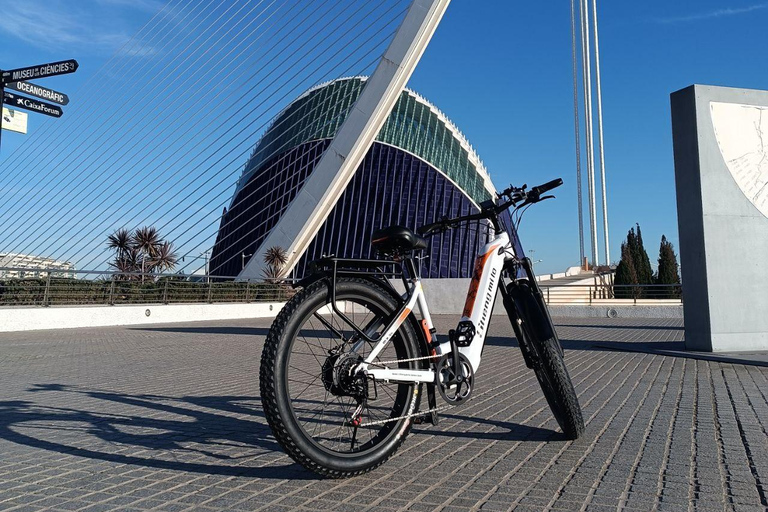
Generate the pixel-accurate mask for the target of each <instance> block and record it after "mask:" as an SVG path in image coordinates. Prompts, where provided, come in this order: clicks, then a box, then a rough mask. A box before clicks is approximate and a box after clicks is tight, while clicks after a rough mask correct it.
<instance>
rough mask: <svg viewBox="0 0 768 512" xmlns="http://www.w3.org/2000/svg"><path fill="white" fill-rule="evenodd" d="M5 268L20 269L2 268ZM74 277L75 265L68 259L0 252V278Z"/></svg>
mask: <svg viewBox="0 0 768 512" xmlns="http://www.w3.org/2000/svg"><path fill="white" fill-rule="evenodd" d="M6 268H13V269H21V270H2V269H6ZM49 273H50V274H51V275H52V276H53V277H68V278H72V279H74V278H75V277H76V273H75V265H74V264H72V263H70V262H68V261H59V260H54V259H52V258H43V257H42V256H34V255H32V254H17V253H12V252H0V279H32V278H41V277H48V274H49Z"/></svg>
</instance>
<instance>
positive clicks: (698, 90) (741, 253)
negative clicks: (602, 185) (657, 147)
mask: <svg viewBox="0 0 768 512" xmlns="http://www.w3.org/2000/svg"><path fill="white" fill-rule="evenodd" d="M671 100H672V125H673V139H674V149H675V182H676V186H677V211H678V224H679V230H680V255H681V263H682V268H683V272H684V274H683V296H684V300H685V305H684V307H685V343H686V347H687V348H688V349H691V350H700V351H714V352H717V351H736V350H766V349H768V314H766V312H768V217H766V215H767V214H768V159H766V157H765V155H766V151H768V92H765V91H753V90H745V89H730V88H724V87H710V86H701V85H695V86H691V87H688V88H687V89H683V90H681V91H678V92H676V93H674V94H672V98H671ZM763 141H765V142H763ZM650 201H652V198H649V202H650Z"/></svg>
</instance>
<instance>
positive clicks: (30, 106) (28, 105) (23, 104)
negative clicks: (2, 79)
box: [3, 91, 64, 117]
mask: <svg viewBox="0 0 768 512" xmlns="http://www.w3.org/2000/svg"><path fill="white" fill-rule="evenodd" d="M3 103H5V104H6V105H8V106H9V107H11V108H23V109H26V110H31V111H32V112H37V113H39V114H45V115H47V116H51V117H61V115H62V114H63V113H64V112H63V111H62V110H61V109H60V108H59V107H57V106H56V105H51V104H50V103H46V102H44V101H38V100H33V99H31V98H27V97H25V96H19V95H17V94H13V93H10V92H8V91H6V92H5V93H3Z"/></svg>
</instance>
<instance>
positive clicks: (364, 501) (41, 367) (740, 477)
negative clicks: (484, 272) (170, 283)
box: [0, 317, 768, 512]
mask: <svg viewBox="0 0 768 512" xmlns="http://www.w3.org/2000/svg"><path fill="white" fill-rule="evenodd" d="M437 320H438V326H439V327H440V329H441V332H445V330H446V329H448V328H450V327H451V326H452V322H454V321H455V319H453V320H452V319H449V318H438V319H437ZM556 323H557V330H558V332H559V334H560V336H561V338H562V340H563V345H564V346H565V348H566V363H567V365H568V367H569V369H570V372H571V375H572V377H573V381H574V383H575V386H576V390H577V392H578V394H579V399H580V401H581V405H582V407H583V409H584V417H585V420H586V422H587V431H586V434H585V435H584V437H583V438H582V439H580V440H578V441H576V442H568V441H565V440H564V439H563V438H562V437H561V435H560V434H558V433H557V431H556V428H557V427H556V423H555V421H554V419H553V418H552V415H551V413H550V410H549V408H548V407H547V404H546V402H545V399H544V397H543V395H542V393H541V390H540V388H539V386H538V384H537V382H536V380H535V378H534V376H533V373H532V372H531V371H530V370H528V369H527V368H526V367H525V365H524V364H523V360H522V357H521V355H520V352H519V350H518V349H517V348H516V347H515V344H514V339H513V338H511V336H510V328H509V325H508V324H507V323H506V320H505V319H504V318H503V317H497V318H496V319H495V320H494V323H493V324H492V328H491V337H490V338H489V342H488V346H486V348H485V353H484V358H483V366H482V368H481V371H480V375H479V377H478V388H477V391H476V395H475V396H474V397H473V398H472V400H471V401H470V402H469V403H468V404H466V405H465V406H463V407H461V408H456V409H452V410H450V411H448V412H447V413H446V414H444V415H443V416H442V417H441V422H440V424H439V426H438V427H432V426H426V425H422V426H417V427H415V428H414V432H413V433H412V434H411V436H410V437H409V438H408V440H407V441H406V443H405V444H404V445H403V446H402V448H401V449H400V451H399V452H398V454H397V455H396V456H395V457H393V458H392V459H391V460H390V461H389V462H387V463H386V464H385V465H384V466H382V467H381V468H380V469H378V470H376V471H374V472H372V473H370V474H368V475H365V476H362V477H358V478H353V479H349V480H323V479H319V478H317V477H316V476H315V475H314V474H312V473H309V472H307V471H305V470H304V469H302V468H301V467H300V466H297V465H296V464H293V463H292V461H291V459H289V458H288V457H287V456H286V455H285V454H284V453H283V452H282V451H281V449H280V447H279V446H278V445H277V444H276V443H275V441H274V439H273V437H272V435H271V433H270V430H269V428H268V426H267V425H266V422H265V420H264V417H263V414H262V411H261V407H260V399H259V383H258V366H259V357H260V354H261V347H262V343H263V341H264V337H265V334H266V332H267V330H268V327H269V321H267V320H253V321H229V322H215V323H211V322H208V323H196V324H187V325H165V326H156V327H115V328H99V329H83V330H67V331H59V332H51V331H39V332H26V333H16V334H0V510H15V511H16V510H18V511H21V510H30V511H31V510H83V511H94V512H95V511H103V510H125V511H128V510H165V511H182V510H200V511H213V510H232V511H238V510H276V511H279V510H285V511H288V510H349V511H355V512H361V511H365V510H412V511H428V510H444V511H467V510H490V511H502V510H520V511H523V510H525V511H529V510H530V511H532V510H537V511H538V510H567V511H576V510H601V511H602V510H621V509H627V510H643V511H644V510H668V511H689V510H690V511H692V510H702V511H709V510H713V511H714V510H737V511H752V510H754V511H757V510H765V509H766V505H768V501H767V500H766V492H768V491H766V489H765V488H764V485H765V484H764V482H765V481H766V478H768V441H767V439H768V437H767V436H766V424H767V422H768V402H767V400H766V393H768V368H766V367H765V366H764V365H760V364H757V365H751V364H742V363H744V362H745V361H740V360H739V359H738V358H737V357H735V358H731V359H729V360H728V361H729V362H718V361H709V360H701V359H692V358H685V357H674V356H671V355H662V354H659V353H654V351H653V350H652V348H653V346H658V347H662V348H665V349H669V348H673V349H674V348H675V347H676V346H679V342H680V341H681V340H682V339H683V330H682V322H681V321H680V320H621V319H613V320H609V319H605V320H601V319H559V320H557V322H556ZM648 347H651V348H650V349H649V348H648ZM678 348H679V347H678ZM638 350H639V351H638Z"/></svg>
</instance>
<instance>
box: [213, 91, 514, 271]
mask: <svg viewBox="0 0 768 512" xmlns="http://www.w3.org/2000/svg"><path fill="white" fill-rule="evenodd" d="M364 83H365V78H363V77H355V78H347V79H340V80H336V81H333V82H329V83H326V84H323V85H321V86H318V87H315V88H313V89H311V90H309V91H307V92H306V93H304V94H303V95H302V96H300V97H299V98H297V99H296V100H295V101H294V102H293V103H291V104H290V105H289V106H288V107H287V108H286V109H285V110H283V112H282V113H281V114H280V115H278V116H277V117H276V119H275V122H274V123H273V124H272V126H271V127H270V128H269V129H268V130H267V131H266V132H265V134H264V136H263V137H262V138H261V140H260V141H259V143H258V144H257V145H256V147H255V149H254V151H253V153H252V155H251V158H250V159H249V161H248V163H247V164H246V167H245V170H244V172H243V174H242V176H241V177H240V179H239V180H238V184H237V189H236V191H235V194H234V196H233V200H232V203H231V205H230V208H229V210H228V211H227V213H226V214H225V215H224V216H223V218H222V221H221V227H220V230H219V233H218V236H217V240H216V244H215V246H214V249H213V255H212V258H211V267H210V272H211V274H213V275H238V274H239V273H240V272H241V271H242V270H243V267H244V265H245V263H247V261H248V258H250V257H251V255H253V254H254V253H256V252H257V250H258V249H259V247H260V245H261V244H262V242H263V241H264V239H265V238H266V236H267V234H268V233H269V231H270V230H271V229H272V228H273V227H274V226H275V225H276V224H277V223H278V221H279V220H280V217H281V215H282V213H283V212H284V211H285V209H286V208H287V207H288V204H290V202H291V201H292V200H293V199H294V198H295V197H296V195H297V193H298V191H299V190H300V189H301V187H302V185H303V184H304V182H305V180H306V179H307V177H308V176H309V175H310V174H311V173H312V170H313V168H314V166H315V165H316V164H317V162H318V161H319V159H320V157H321V156H322V154H323V151H324V150H325V149H326V148H327V147H328V145H329V144H330V141H331V139H332V138H333V137H334V135H335V134H336V131H337V130H338V128H339V127H340V126H341V124H342V123H343V121H344V119H345V116H346V113H347V111H348V110H349V108H350V107H351V106H352V105H354V102H355V100H356V99H357V97H358V96H359V94H360V91H361V90H362V88H363V85H364ZM494 193H495V189H494V188H493V185H492V183H491V180H490V177H489V176H488V173H487V172H486V170H485V167H484V166H483V164H482V162H481V161H480V159H479V158H478V156H477V154H476V153H475V151H474V150H473V149H472V147H471V146H470V145H469V143H468V142H467V141H466V139H465V138H464V136H463V135H462V134H461V133H460V132H459V131H458V129H457V128H456V127H455V126H454V125H453V124H452V123H451V122H450V120H448V119H447V117H445V115H443V114H442V112H440V111H439V110H438V109H437V108H435V107H434V106H433V105H431V104H430V103H429V102H427V101H426V100H425V99H424V98H422V97H421V96H419V95H417V94H415V93H413V92H411V91H408V90H405V91H403V92H402V93H401V95H400V98H399V100H398V101H397V104H396V105H395V108H393V110H392V113H391V114H390V116H389V117H388V119H387V121H386V122H385V124H384V126H383V127H382V129H381V130H380V132H379V134H378V136H377V137H376V140H375V142H374V144H373V146H372V147H371V149H370V150H369V152H368V153H367V155H366V157H365V158H364V160H363V162H362V163H361V164H360V166H359V167H358V169H357V171H356V173H355V176H354V177H353V179H352V181H351V182H350V183H349V184H348V185H347V188H346V189H345V192H344V193H343V194H342V196H341V197H340V199H339V200H338V201H337V203H336V205H335V206H334V207H333V209H332V211H331V212H330V214H329V216H328V218H327V219H326V221H325V223H324V224H323V226H322V227H321V229H320V231H319V232H318V233H317V235H316V236H315V238H314V240H313V241H312V243H311V244H310V245H309V247H308V249H307V250H306V251H305V253H304V254H303V256H302V257H301V260H300V262H299V264H298V265H297V266H296V267H295V268H294V272H293V276H294V277H302V276H303V275H304V274H305V273H306V272H307V269H308V265H309V263H310V262H311V261H312V260H314V259H316V258H319V257H321V256H323V255H331V254H334V255H337V256H344V257H373V256H374V254H373V252H372V251H371V247H370V234H371V232H372V231H373V230H375V229H377V228H380V227H384V226H387V225H390V224H401V225H405V226H408V227H410V228H416V227H417V226H420V225H422V224H425V223H428V222H432V221H434V220H436V219H438V218H440V217H442V216H443V215H447V216H454V215H463V214H468V213H473V212H477V211H478V205H479V203H481V202H482V201H485V200H488V199H490V198H492V197H493V194H494ZM506 224H507V226H508V227H509V229H510V231H511V234H512V236H513V239H514V240H516V242H517V246H518V249H519V250H522V249H521V248H520V247H519V242H518V241H517V237H516V234H515V233H514V231H513V230H512V227H511V222H509V219H507V223H506ZM487 235H488V227H487V225H486V224H485V223H484V222H476V223H474V224H470V225H467V226H464V227H461V228H458V229H455V230H452V231H449V232H447V233H445V234H442V235H438V236H436V237H434V238H432V239H431V241H430V242H431V243H430V247H429V249H428V250H427V251H426V252H425V255H429V258H427V259H424V260H422V275H423V277H427V278H437V277H443V278H445V277H470V276H471V273H472V266H473V262H474V256H475V254H476V252H477V249H478V247H479V246H481V245H482V244H484V243H485V242H486V240H487Z"/></svg>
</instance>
